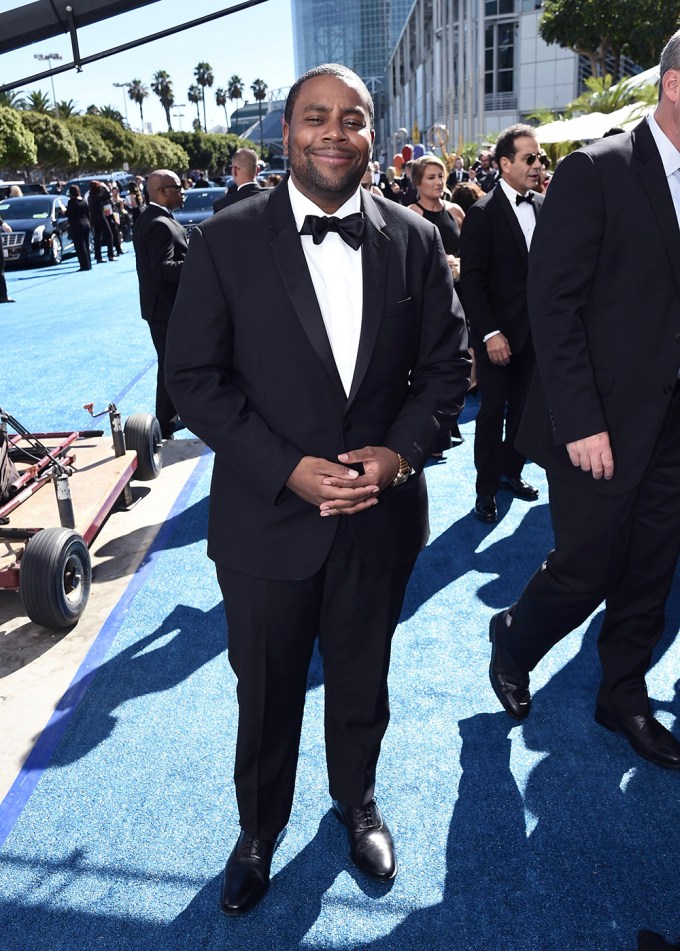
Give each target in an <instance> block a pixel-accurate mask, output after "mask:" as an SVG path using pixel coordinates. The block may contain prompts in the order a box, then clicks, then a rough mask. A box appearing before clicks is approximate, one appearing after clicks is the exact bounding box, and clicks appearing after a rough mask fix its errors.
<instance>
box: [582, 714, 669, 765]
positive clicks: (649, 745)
mask: <svg viewBox="0 0 680 951" xmlns="http://www.w3.org/2000/svg"><path fill="white" fill-rule="evenodd" d="M595 721H596V722H597V723H599V724H600V726H603V727H605V728H606V729H607V730H611V731H612V733H623V735H624V736H625V738H626V739H627V740H628V742H629V743H630V745H631V746H632V747H633V749H634V750H635V752H636V753H637V754H638V755H639V756H643V757H644V758H645V759H648V760H649V761H650V762H652V763H656V764H657V766H667V767H668V768H669V769H680V741H678V740H676V738H675V737H674V736H673V734H672V733H671V732H670V731H669V730H667V729H666V727H665V726H664V725H663V723H659V721H658V720H655V719H654V717H653V716H652V715H651V713H640V714H638V715H637V716H632V717H620V716H617V715H616V714H615V713H609V712H608V711H607V710H605V709H604V707H601V706H600V705H599V704H598V705H597V707H596V708H595Z"/></svg>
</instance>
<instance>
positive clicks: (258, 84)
mask: <svg viewBox="0 0 680 951" xmlns="http://www.w3.org/2000/svg"><path fill="white" fill-rule="evenodd" d="M267 88H268V87H267V84H266V82H265V81H264V80H263V79H255V80H253V82H252V83H251V84H250V90H251V92H252V94H253V96H255V98H256V99H257V111H258V113H259V116H260V158H262V155H263V151H264V148H263V141H262V103H263V101H264V100H265V99H266V98H267Z"/></svg>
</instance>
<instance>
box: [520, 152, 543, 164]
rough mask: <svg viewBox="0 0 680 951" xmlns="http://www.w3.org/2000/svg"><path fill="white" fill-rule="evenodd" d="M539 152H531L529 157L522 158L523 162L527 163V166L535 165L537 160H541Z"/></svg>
mask: <svg viewBox="0 0 680 951" xmlns="http://www.w3.org/2000/svg"><path fill="white" fill-rule="evenodd" d="M540 157H541V156H540V155H539V154H538V152H529V154H528V155H525V156H523V157H522V161H523V162H526V163H527V165H533V164H534V162H535V161H536V160H537V159H540Z"/></svg>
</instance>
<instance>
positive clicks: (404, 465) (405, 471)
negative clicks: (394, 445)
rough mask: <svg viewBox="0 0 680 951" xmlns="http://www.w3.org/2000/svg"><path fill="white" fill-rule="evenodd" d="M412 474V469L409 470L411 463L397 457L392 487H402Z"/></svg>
mask: <svg viewBox="0 0 680 951" xmlns="http://www.w3.org/2000/svg"><path fill="white" fill-rule="evenodd" d="M397 455H398V456H399V453H397ZM412 474H413V469H412V468H411V463H410V462H409V461H408V459H404V457H403V456H399V469H398V470H397V474H396V475H395V477H394V480H393V482H392V487H393V488H394V487H396V486H398V485H403V484H404V482H406V480H407V479H408V478H409V476H411V475H412Z"/></svg>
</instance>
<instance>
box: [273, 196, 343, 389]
mask: <svg viewBox="0 0 680 951" xmlns="http://www.w3.org/2000/svg"><path fill="white" fill-rule="evenodd" d="M264 218H265V222H266V224H267V225H268V227H269V228H270V231H271V235H272V238H271V249H272V254H273V255H274V261H275V262H276V266H277V268H278V270H279V276H280V278H281V281H282V283H283V286H284V287H285V289H286V292H287V294H288V296H289V298H290V302H291V304H292V305H293V308H294V310H295V313H296V314H297V317H298V320H299V321H300V323H301V324H302V328H303V330H304V332H305V334H306V335H307V339H308V340H309V342H310V343H311V345H312V347H313V348H314V351H315V353H316V355H317V356H318V358H319V359H320V360H321V362H322V364H323V365H324V367H325V369H326V372H327V373H328V376H329V377H330V379H331V381H332V383H333V384H334V385H335V386H337V387H339V388H340V392H341V393H342V395H343V397H344V395H345V389H344V387H343V385H342V380H341V379H340V374H339V373H338V368H337V366H336V363H335V358H334V357H333V351H332V349H331V345H330V341H329V339H328V334H327V333H326V327H325V325H324V322H323V317H322V315H321V308H320V307H319V302H318V300H317V298H316V293H315V292H314V285H313V283H312V279H311V277H310V275H309V268H308V267H307V261H306V259H305V254H304V251H303V250H302V244H301V242H300V236H299V234H298V233H297V229H296V227H295V219H294V217H293V211H292V208H291V206H290V199H289V198H288V188H287V187H282V188H276V189H274V190H273V191H272V195H271V197H270V199H269V201H268V203H267V208H266V209H265V213H264Z"/></svg>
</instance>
